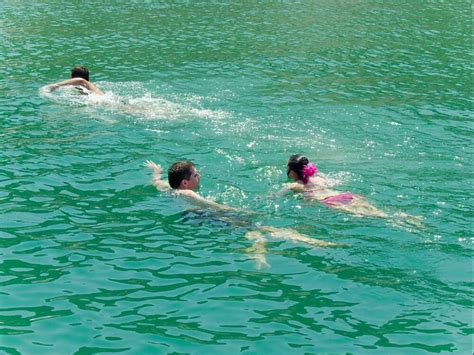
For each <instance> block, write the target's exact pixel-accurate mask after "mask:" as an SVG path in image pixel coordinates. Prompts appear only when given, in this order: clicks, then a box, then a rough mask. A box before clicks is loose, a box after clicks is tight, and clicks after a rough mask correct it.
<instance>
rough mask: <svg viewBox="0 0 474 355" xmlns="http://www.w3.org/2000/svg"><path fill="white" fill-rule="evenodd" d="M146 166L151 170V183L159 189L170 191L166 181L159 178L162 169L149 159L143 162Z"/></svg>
mask: <svg viewBox="0 0 474 355" xmlns="http://www.w3.org/2000/svg"><path fill="white" fill-rule="evenodd" d="M143 165H144V166H146V167H147V168H150V169H151V170H152V171H153V172H152V175H151V177H152V180H151V181H152V184H153V186H155V187H156V188H157V189H158V190H159V191H170V190H171V187H170V185H169V184H168V182H167V181H165V180H162V179H161V174H162V173H163V169H162V168H161V166H160V165H158V164H156V163H154V162H152V161H151V160H147V161H146V162H145V163H144V164H143Z"/></svg>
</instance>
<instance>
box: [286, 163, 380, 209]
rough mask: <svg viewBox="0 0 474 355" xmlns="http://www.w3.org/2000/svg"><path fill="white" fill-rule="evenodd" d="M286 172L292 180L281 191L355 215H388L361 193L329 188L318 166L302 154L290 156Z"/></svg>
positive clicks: (328, 183)
mask: <svg viewBox="0 0 474 355" xmlns="http://www.w3.org/2000/svg"><path fill="white" fill-rule="evenodd" d="M286 174H287V176H288V177H289V178H290V179H291V180H293V181H294V182H293V183H289V184H285V185H284V189H283V191H288V190H290V191H293V192H301V193H303V194H304V196H305V197H306V198H307V199H309V200H316V201H319V202H321V203H322V204H324V205H325V206H327V207H330V208H336V209H339V210H343V211H345V212H349V213H352V214H354V215H356V216H375V217H384V218H385V217H388V215H387V214H386V213H385V212H383V211H381V210H379V209H378V208H376V207H375V206H372V205H371V204H370V203H369V202H368V201H367V200H366V199H365V198H364V197H363V196H361V195H357V194H353V193H352V192H339V191H334V190H331V189H330V187H331V184H330V181H329V180H328V179H327V178H326V176H325V175H323V174H320V173H318V168H317V167H316V166H315V165H314V164H312V163H310V162H309V160H308V158H306V157H305V156H303V155H300V154H295V155H292V156H290V158H289V159H288V162H287V163H286Z"/></svg>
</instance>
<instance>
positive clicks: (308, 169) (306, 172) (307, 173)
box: [301, 163, 318, 184]
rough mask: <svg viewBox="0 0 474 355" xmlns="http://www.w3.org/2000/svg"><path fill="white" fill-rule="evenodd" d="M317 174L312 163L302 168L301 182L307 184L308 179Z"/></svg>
mask: <svg viewBox="0 0 474 355" xmlns="http://www.w3.org/2000/svg"><path fill="white" fill-rule="evenodd" d="M317 173H318V168H317V167H316V166H315V165H314V164H312V163H309V164H306V165H305V166H304V168H303V169H302V170H301V175H302V177H303V182H304V183H305V184H307V183H308V181H309V178H310V177H311V176H313V175H314V174H317Z"/></svg>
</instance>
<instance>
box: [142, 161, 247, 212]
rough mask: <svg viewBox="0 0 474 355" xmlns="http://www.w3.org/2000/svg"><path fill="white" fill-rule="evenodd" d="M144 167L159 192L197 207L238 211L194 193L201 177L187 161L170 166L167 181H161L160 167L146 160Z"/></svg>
mask: <svg viewBox="0 0 474 355" xmlns="http://www.w3.org/2000/svg"><path fill="white" fill-rule="evenodd" d="M145 166H146V167H147V168H150V169H151V170H153V174H152V183H153V185H154V186H155V187H156V188H157V190H159V191H162V192H171V193H172V194H173V195H175V196H181V197H184V198H185V199H187V200H188V201H190V202H191V203H193V204H194V205H197V206H198V207H203V208H211V209H216V210H224V211H238V209H236V208H232V207H229V206H227V205H222V204H219V203H217V202H214V201H212V200H209V199H207V198H204V197H202V196H201V195H199V194H198V193H197V192H195V191H194V190H197V189H198V188H199V182H200V180H201V175H200V174H199V172H198V171H197V170H196V168H195V167H194V164H193V163H192V162H190V161H188V160H182V161H178V162H176V163H174V164H172V165H171V166H170V168H169V169H168V181H165V180H162V179H161V174H162V172H163V169H162V168H161V166H160V165H158V164H156V163H154V162H152V161H150V160H147V161H146V162H145Z"/></svg>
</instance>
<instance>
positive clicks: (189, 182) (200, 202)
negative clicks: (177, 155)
mask: <svg viewBox="0 0 474 355" xmlns="http://www.w3.org/2000/svg"><path fill="white" fill-rule="evenodd" d="M144 165H145V166H146V167H148V168H150V169H151V170H152V171H153V173H152V183H153V185H154V186H155V187H156V188H157V189H158V190H159V191H163V192H171V193H172V194H173V195H175V196H180V197H184V198H186V199H187V200H188V201H190V202H191V203H192V204H194V205H196V206H198V207H201V208H208V209H213V210H220V211H230V212H232V211H233V212H239V213H247V214H251V212H249V211H244V210H242V209H238V208H233V207H230V206H227V205H223V204H219V203H217V202H214V201H212V200H210V199H207V198H204V197H202V196H201V195H199V194H198V193H197V192H195V190H197V189H198V188H199V183H200V180H201V175H200V174H199V172H198V171H197V170H196V168H195V166H194V164H193V163H192V162H190V161H187V160H182V161H178V162H176V163H174V164H172V165H171V167H170V168H169V170H168V181H165V180H162V178H161V175H162V173H163V169H162V168H161V166H160V165H158V164H156V163H154V162H152V161H149V160H147V161H146V162H145V164H144ZM247 227H250V228H256V230H251V231H249V232H247V233H246V235H245V237H246V238H247V239H249V240H251V241H252V242H253V244H252V246H251V247H250V248H248V249H247V251H248V252H249V253H250V254H251V257H252V258H253V259H254V260H255V262H256V265H257V267H258V268H261V267H263V266H269V264H268V263H267V261H266V257H265V254H266V252H267V251H266V249H265V241H266V239H265V237H264V235H265V234H268V235H270V236H271V237H273V238H274V239H286V240H291V241H293V242H296V241H299V242H303V243H307V244H310V245H313V246H317V247H324V246H336V245H337V244H335V243H331V242H326V241H323V240H318V239H314V238H310V237H308V236H305V235H303V234H300V233H298V232H296V231H294V230H292V229H290V228H275V227H271V226H263V225H260V224H258V223H256V224H253V223H248V226H247Z"/></svg>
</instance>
